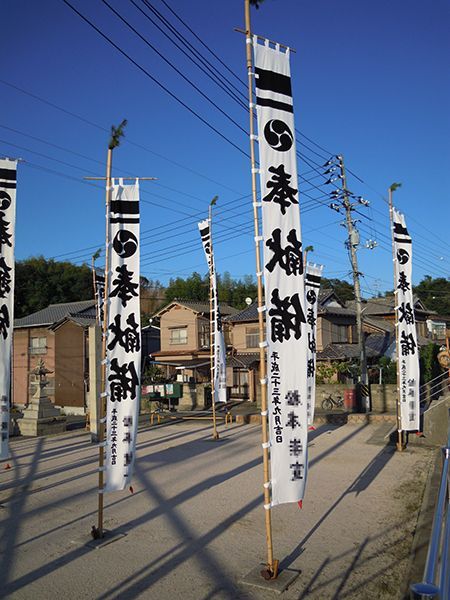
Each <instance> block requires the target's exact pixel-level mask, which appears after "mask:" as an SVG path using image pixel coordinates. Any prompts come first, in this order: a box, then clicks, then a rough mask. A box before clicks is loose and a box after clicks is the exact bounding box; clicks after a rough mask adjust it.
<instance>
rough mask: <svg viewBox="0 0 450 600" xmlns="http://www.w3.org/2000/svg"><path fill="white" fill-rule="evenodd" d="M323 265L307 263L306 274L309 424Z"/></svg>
mask: <svg viewBox="0 0 450 600" xmlns="http://www.w3.org/2000/svg"><path fill="white" fill-rule="evenodd" d="M322 269H323V266H322V265H313V264H311V263H308V264H307V265H306V275H305V307H306V332H307V336H308V340H307V341H308V348H307V358H306V360H307V362H306V377H307V397H306V405H307V416H308V425H312V423H313V421H314V409H315V403H316V355H317V309H318V305H319V290H320V281H321V279H322Z"/></svg>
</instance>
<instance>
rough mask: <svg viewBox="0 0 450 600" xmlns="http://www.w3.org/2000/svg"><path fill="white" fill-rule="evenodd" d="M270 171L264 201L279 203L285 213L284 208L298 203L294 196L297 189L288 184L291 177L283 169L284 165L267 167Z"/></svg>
mask: <svg viewBox="0 0 450 600" xmlns="http://www.w3.org/2000/svg"><path fill="white" fill-rule="evenodd" d="M269 171H270V173H273V176H272V178H271V180H270V181H269V182H268V183H267V187H268V188H269V190H271V191H270V192H269V193H268V194H267V195H266V196H264V198H263V200H264V202H274V203H275V204H279V205H280V209H281V213H282V214H283V215H285V214H286V209H287V208H289V206H291V204H298V200H297V198H296V196H297V194H298V190H297V189H295V188H293V187H291V186H290V182H291V177H292V175H290V174H289V173H286V172H285V170H284V165H280V166H278V167H269Z"/></svg>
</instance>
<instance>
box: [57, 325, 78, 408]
mask: <svg viewBox="0 0 450 600" xmlns="http://www.w3.org/2000/svg"><path fill="white" fill-rule="evenodd" d="M55 350H56V352H55V375H54V377H55V404H57V405H58V406H61V407H62V408H63V407H65V406H67V407H70V406H73V407H78V408H83V407H84V405H85V385H84V376H85V361H86V348H85V335H84V328H83V327H80V326H79V325H76V324H75V323H72V322H71V321H68V322H66V323H64V325H62V326H61V327H59V328H58V329H57V330H56V332H55Z"/></svg>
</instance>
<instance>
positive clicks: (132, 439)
mask: <svg viewBox="0 0 450 600" xmlns="http://www.w3.org/2000/svg"><path fill="white" fill-rule="evenodd" d="M109 239H110V252H109V255H110V260H109V274H108V278H107V281H108V294H107V297H108V311H107V313H108V314H107V316H108V323H107V326H108V327H107V336H106V359H107V362H106V398H107V410H106V463H105V465H106V486H105V491H106V492H112V491H116V490H122V489H123V488H124V487H125V486H126V485H128V484H129V482H130V480H131V475H132V471H133V465H134V458H135V450H136V435H137V423H138V415H139V404H140V396H141V382H140V378H141V322H140V321H141V320H140V302H139V277H140V274H139V184H138V182H137V181H136V183H135V184H134V185H123V181H122V179H118V180H113V185H112V196H111V202H110V210H109Z"/></svg>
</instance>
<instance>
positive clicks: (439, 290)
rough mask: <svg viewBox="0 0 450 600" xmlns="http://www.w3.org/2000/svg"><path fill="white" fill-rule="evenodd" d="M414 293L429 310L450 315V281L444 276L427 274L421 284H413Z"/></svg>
mask: <svg viewBox="0 0 450 600" xmlns="http://www.w3.org/2000/svg"><path fill="white" fill-rule="evenodd" d="M413 291H414V293H415V294H416V295H417V296H418V297H419V298H420V300H422V302H423V303H424V304H425V306H426V307H427V308H428V309H429V310H435V311H436V312H437V313H438V314H441V315H450V281H449V280H448V279H445V278H444V277H436V278H433V277H431V276H430V275H426V276H425V277H424V278H423V279H422V281H421V282H420V283H419V285H416V286H413Z"/></svg>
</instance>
